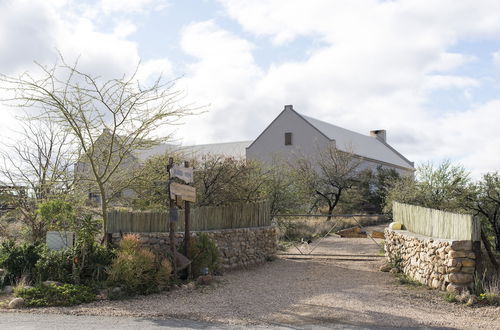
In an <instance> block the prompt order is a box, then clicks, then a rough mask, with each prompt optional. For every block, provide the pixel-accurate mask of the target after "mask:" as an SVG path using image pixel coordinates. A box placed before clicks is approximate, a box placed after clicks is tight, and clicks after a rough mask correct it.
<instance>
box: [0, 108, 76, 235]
mask: <svg viewBox="0 0 500 330" xmlns="http://www.w3.org/2000/svg"><path fill="white" fill-rule="evenodd" d="M71 139H72V138H71V136H70V134H69V132H68V131H64V130H61V128H60V127H59V126H58V125H57V124H56V123H54V122H52V121H50V120H33V118H30V117H24V118H22V124H21V131H20V132H19V138H17V139H16V140H15V141H13V142H12V143H10V144H6V145H5V146H4V149H3V150H1V151H0V162H1V164H0V182H1V186H2V187H3V190H4V192H6V195H5V196H8V197H9V198H8V203H9V205H10V208H11V210H10V211H9V212H7V214H6V215H5V216H6V217H10V216H12V217H15V218H16V219H18V220H20V221H21V222H22V223H23V224H24V225H25V226H26V227H27V229H28V231H29V233H30V236H31V239H32V240H33V241H37V240H40V239H42V238H43V236H44V234H45V223H44V222H43V221H42V220H41V219H40V218H39V216H38V214H37V212H36V208H37V205H38V204H39V203H40V202H43V201H44V200H46V199H48V198H54V197H60V198H61V197H64V196H67V193H68V192H69V191H71V189H72V186H73V183H74V175H73V171H72V170H73V166H74V164H75V162H76V159H77V157H78V154H77V153H76V152H75V148H74V144H72V140H71Z"/></svg>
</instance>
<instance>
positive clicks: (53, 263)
mask: <svg viewBox="0 0 500 330" xmlns="http://www.w3.org/2000/svg"><path fill="white" fill-rule="evenodd" d="M73 258H74V251H73V249H62V250H57V251H50V250H48V249H47V248H45V249H43V250H42V253H41V255H40V259H38V261H37V263H36V274H37V280H38V281H46V280H52V281H57V282H62V283H71V282H72V280H73V277H72V266H73Z"/></svg>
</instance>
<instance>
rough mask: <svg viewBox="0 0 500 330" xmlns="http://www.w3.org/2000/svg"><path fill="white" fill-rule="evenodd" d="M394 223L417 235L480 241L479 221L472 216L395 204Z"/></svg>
mask: <svg viewBox="0 0 500 330" xmlns="http://www.w3.org/2000/svg"><path fill="white" fill-rule="evenodd" d="M392 213H393V218H394V221H397V222H399V223H401V224H402V225H404V227H405V229H406V230H408V231H411V232H413V233H416V234H421V235H426V236H431V237H434V238H443V239H452V240H472V241H479V240H480V224H479V220H478V219H477V218H475V217H473V216H472V215H470V214H458V213H451V212H444V211H439V210H435V209H430V208H425V207H420V206H415V205H409V204H403V203H397V202H394V204H393V208H392Z"/></svg>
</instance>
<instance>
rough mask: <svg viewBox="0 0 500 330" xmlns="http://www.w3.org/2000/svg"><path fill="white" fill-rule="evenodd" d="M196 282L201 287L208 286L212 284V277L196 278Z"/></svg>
mask: <svg viewBox="0 0 500 330" xmlns="http://www.w3.org/2000/svg"><path fill="white" fill-rule="evenodd" d="M196 282H198V284H201V285H208V284H210V283H212V282H213V276H212V275H202V276H200V277H198V278H197V280H196Z"/></svg>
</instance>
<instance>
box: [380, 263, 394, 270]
mask: <svg viewBox="0 0 500 330" xmlns="http://www.w3.org/2000/svg"><path fill="white" fill-rule="evenodd" d="M391 268H392V267H391V265H390V264H388V263H385V264H383V265H382V266H380V268H379V270H380V271H381V272H388V271H390V270H391Z"/></svg>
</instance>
